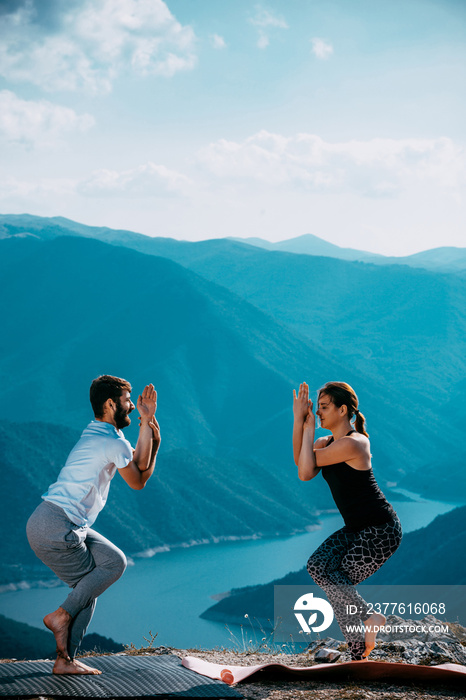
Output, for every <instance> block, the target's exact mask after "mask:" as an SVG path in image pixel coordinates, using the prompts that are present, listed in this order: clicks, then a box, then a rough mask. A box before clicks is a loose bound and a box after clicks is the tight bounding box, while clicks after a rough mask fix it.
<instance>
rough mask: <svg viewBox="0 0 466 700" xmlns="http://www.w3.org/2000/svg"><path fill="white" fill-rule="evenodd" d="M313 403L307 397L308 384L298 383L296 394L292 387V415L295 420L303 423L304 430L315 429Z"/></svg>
mask: <svg viewBox="0 0 466 700" xmlns="http://www.w3.org/2000/svg"><path fill="white" fill-rule="evenodd" d="M313 408H314V405H313V403H312V401H311V400H310V399H309V386H308V385H307V384H306V382H303V383H302V384H300V385H299V389H298V395H296V391H295V390H294V389H293V415H294V419H295V421H297V422H299V421H301V423H302V424H303V427H304V429H305V430H309V429H312V428H314V429H315V415H314V413H313Z"/></svg>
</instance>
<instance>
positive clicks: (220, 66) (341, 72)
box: [0, 0, 466, 255]
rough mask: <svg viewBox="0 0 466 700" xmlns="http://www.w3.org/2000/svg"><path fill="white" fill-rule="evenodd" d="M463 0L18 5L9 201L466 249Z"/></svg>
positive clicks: (33, 210)
mask: <svg viewBox="0 0 466 700" xmlns="http://www.w3.org/2000/svg"><path fill="white" fill-rule="evenodd" d="M465 86H466V2H465V1H464V0H390V2H387V1H386V0H351V2H349V1H348V0H274V1H271V2H259V3H256V2H246V1H245V0H166V2H163V1H162V0H66V2H63V0H0V148H1V154H2V156H1V161H0V213H4V214H20V213H29V214H35V215H38V216H65V217H68V218H70V219H73V220H75V221H79V222H81V223H84V224H89V225H94V226H109V227H111V228H120V229H128V230H132V231H138V232H141V233H145V234H148V235H151V236H169V237H173V238H177V239H185V240H191V241H196V240H202V239H206V238H221V237H224V236H236V237H241V238H246V237H249V236H259V237H261V238H265V239H268V240H270V241H279V240H284V239H288V238H294V237H296V236H300V235H303V234H306V233H312V234H314V235H316V236H319V237H321V238H324V239H325V240H327V241H330V242H332V243H334V244H336V245H340V246H344V247H352V248H359V249H363V250H368V251H373V252H377V253H382V254H386V255H407V254H411V253H414V252H417V251H420V250H426V249H429V248H435V247H437V246H445V245H451V246H460V247H465V246H466V227H465V224H466V198H465V196H464V195H465V189H466V149H465V143H466V109H465V107H466V90H465Z"/></svg>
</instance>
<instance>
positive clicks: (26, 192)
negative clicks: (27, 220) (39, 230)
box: [0, 176, 76, 209]
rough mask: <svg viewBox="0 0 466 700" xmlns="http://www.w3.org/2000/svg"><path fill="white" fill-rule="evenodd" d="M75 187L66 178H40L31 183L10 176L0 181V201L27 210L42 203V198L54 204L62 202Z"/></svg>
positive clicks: (72, 182) (71, 181) (73, 183)
mask: <svg viewBox="0 0 466 700" xmlns="http://www.w3.org/2000/svg"><path fill="white" fill-rule="evenodd" d="M75 187H76V185H75V182H74V181H73V180H68V179H66V178H65V179H63V178H57V179H54V178H41V179H39V180H36V181H34V182H32V181H30V180H19V179H18V178H16V177H11V176H10V177H6V178H3V179H0V201H6V202H8V203H12V204H13V205H19V206H20V207H23V208H24V206H25V207H26V209H27V208H29V207H30V206H31V204H37V203H42V202H43V201H44V198H49V199H50V201H54V202H55V203H56V202H58V201H62V200H63V198H64V197H66V196H67V195H71V194H73V193H74V191H75Z"/></svg>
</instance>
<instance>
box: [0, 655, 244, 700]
mask: <svg viewBox="0 0 466 700" xmlns="http://www.w3.org/2000/svg"><path fill="white" fill-rule="evenodd" d="M82 661H83V662H84V663H86V665H88V666H93V667H94V668H98V669H99V670H101V671H102V675H100V676H79V677H78V676H54V675H53V674H52V668H53V661H12V662H11V663H1V664H0V696H3V697H5V696H10V697H11V696H22V697H24V698H27V697H37V696H39V695H45V696H48V697H57V698H59V697H63V696H65V697H87V698H89V697H91V698H132V697H157V695H159V696H160V695H162V696H163V697H174V698H241V697H242V696H241V695H240V694H239V693H238V692H237V691H235V690H233V688H229V687H228V685H225V684H224V683H222V682H221V681H219V680H214V679H212V678H210V677H205V676H200V675H199V674H197V673H193V672H192V671H190V670H188V669H187V668H186V667H184V666H182V665H181V660H180V659H179V658H178V657H177V656H173V655H171V654H170V655H163V656H124V655H118V656H115V655H114V656H91V657H86V658H85V659H82Z"/></svg>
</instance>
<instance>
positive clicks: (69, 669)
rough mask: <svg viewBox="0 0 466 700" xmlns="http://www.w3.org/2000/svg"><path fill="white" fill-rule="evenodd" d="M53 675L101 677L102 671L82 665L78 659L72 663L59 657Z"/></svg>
mask: <svg viewBox="0 0 466 700" xmlns="http://www.w3.org/2000/svg"><path fill="white" fill-rule="evenodd" d="M52 673H55V674H56V675H58V676H65V675H74V676H99V675H100V674H101V673H102V671H99V669H97V668H92V667H91V666H86V664H83V663H81V661H78V660H77V659H73V661H70V660H69V659H64V658H63V656H57V660H56V661H55V664H54V666H53V671H52Z"/></svg>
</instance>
